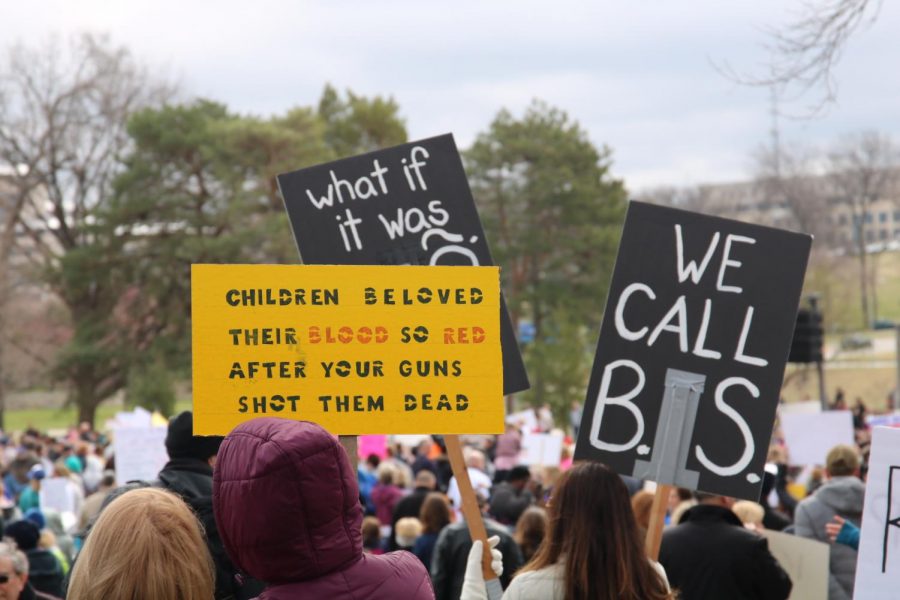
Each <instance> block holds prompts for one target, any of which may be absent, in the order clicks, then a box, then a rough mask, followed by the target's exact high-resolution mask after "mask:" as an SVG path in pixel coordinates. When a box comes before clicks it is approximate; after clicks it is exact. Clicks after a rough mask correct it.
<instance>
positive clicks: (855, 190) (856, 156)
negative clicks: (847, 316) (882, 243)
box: [828, 131, 898, 328]
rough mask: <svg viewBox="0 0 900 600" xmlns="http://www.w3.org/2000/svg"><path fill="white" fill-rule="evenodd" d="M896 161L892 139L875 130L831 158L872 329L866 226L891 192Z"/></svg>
mask: <svg viewBox="0 0 900 600" xmlns="http://www.w3.org/2000/svg"><path fill="white" fill-rule="evenodd" d="M897 158H898V154H897V149H896V147H895V146H894V144H893V142H892V141H891V139H890V138H889V137H887V136H885V135H882V134H879V133H876V132H872V131H869V132H865V133H861V134H857V135H854V136H848V137H846V138H844V139H843V140H842V141H841V142H840V143H839V144H838V145H837V146H836V147H835V149H834V150H833V151H832V152H830V153H829V156H828V160H829V165H830V168H829V179H830V182H831V184H832V186H833V190H834V193H835V200H836V201H837V202H839V203H841V204H843V205H844V206H846V207H847V209H848V212H849V214H850V218H851V223H852V226H853V244H854V252H855V254H856V256H857V258H858V260H859V273H860V281H859V283H860V303H861V304H860V305H861V308H862V318H863V327H864V328H867V327H870V326H871V319H872V312H871V306H870V298H871V296H872V295H874V293H875V287H876V285H877V282H876V281H874V280H872V278H871V274H870V273H869V270H868V267H869V266H868V259H867V247H866V246H867V244H868V237H867V235H866V234H867V229H868V227H867V225H868V224H869V221H870V220H872V219H873V216H872V214H871V212H870V209H871V206H872V204H873V203H875V202H876V201H878V200H879V199H882V198H885V197H886V196H887V195H888V194H889V193H890V192H891V190H892V188H893V185H894V177H895V166H896V164H897Z"/></svg>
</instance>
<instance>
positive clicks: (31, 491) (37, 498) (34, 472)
mask: <svg viewBox="0 0 900 600" xmlns="http://www.w3.org/2000/svg"><path fill="white" fill-rule="evenodd" d="M44 477H46V472H45V471H44V467H43V466H41V465H40V464H36V465H34V466H33V467H31V469H29V470H28V487H26V488H24V489H22V492H21V494H20V495H19V510H21V511H22V513H26V512H28V510H30V509H32V508H40V507H41V481H42V480H43V479H44Z"/></svg>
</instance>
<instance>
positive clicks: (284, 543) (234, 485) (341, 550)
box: [213, 418, 362, 584]
mask: <svg viewBox="0 0 900 600" xmlns="http://www.w3.org/2000/svg"><path fill="white" fill-rule="evenodd" d="M213 505H214V508H215V514H216V523H217V525H218V529H219V535H220V537H221V538H222V542H223V544H224V546H225V549H226V550H227V551H228V554H229V556H230V557H231V559H232V561H233V562H234V564H235V566H237V567H238V568H239V569H241V570H243V571H244V572H246V573H247V574H249V575H250V576H252V577H254V578H256V579H260V580H262V581H266V582H268V583H272V584H280V583H289V582H299V581H307V580H310V579H315V578H318V577H321V576H323V575H326V574H328V573H331V572H333V571H336V570H338V569H340V568H343V567H346V566H347V565H348V564H351V563H353V562H355V561H358V560H359V559H360V557H361V556H362V534H361V526H362V508H361V506H360V504H359V487H358V486H357V482H356V474H355V473H354V472H353V469H352V468H351V466H350V461H349V460H348V459H347V454H346V452H344V448H343V447H342V446H341V445H340V443H339V442H338V440H337V439H336V438H335V437H334V436H332V435H331V434H330V433H328V432H327V431H325V430H324V429H322V428H321V427H320V426H318V425H316V424H315V423H309V422H306V421H290V420H285V419H275V418H260V419H254V420H253V421H248V422H246V423H243V424H241V425H239V426H238V427H236V428H235V429H234V430H233V431H232V432H231V433H230V434H228V436H227V437H226V438H225V441H224V442H223V443H222V446H221V448H220V449H219V454H218V458H217V462H216V467H215V470H214V475H213Z"/></svg>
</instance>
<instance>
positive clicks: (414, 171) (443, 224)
mask: <svg viewBox="0 0 900 600" xmlns="http://www.w3.org/2000/svg"><path fill="white" fill-rule="evenodd" d="M278 186H279V187H280V188H281V195H282V197H283V198H284V204H285V208H286V209H287V213H288V217H289V218H290V220H291V227H292V228H293V230H294V239H295V240H296V242H297V248H298V249H299V251H300V257H301V259H302V260H303V262H304V263H306V264H349V265H451V266H453V265H457V266H458V265H463V266H468V265H474V266H478V265H483V266H487V265H493V261H492V260H491V253H490V249H489V248H488V244H487V239H486V238H485V235H484V229H483V228H482V227H481V220H480V219H479V218H478V211H477V210H476V208H475V201H474V200H473V198H472V192H471V190H470V189H469V182H468V180H467V179H466V174H465V171H464V170H463V165H462V160H461V159H460V156H459V152H458V151H457V149H456V143H455V142H454V141H453V136H452V135H450V134H447V135H442V136H438V137H434V138H429V139H426V140H421V141H418V142H411V143H409V144H403V145H401V146H395V147H393V148H387V149H384V150H378V151H376V152H369V153H367V154H361V155H359V156H353V157H350V158H345V159H342V160H338V161H334V162H330V163H326V164H322V165H318V166H315V167H310V168H308V169H301V170H299V171H294V172H292V173H287V174H284V175H279V176H278ZM500 310H501V320H500V343H501V347H502V351H503V393H504V394H512V393H514V392H520V391H523V390H526V389H528V387H529V384H528V376H527V374H526V373H525V365H524V364H523V363H522V355H521V354H520V352H519V346H518V344H517V343H516V337H515V334H514V333H513V327H512V323H511V321H510V319H509V315H508V313H507V310H506V303H505V302H503V301H502V299H501V307H500Z"/></svg>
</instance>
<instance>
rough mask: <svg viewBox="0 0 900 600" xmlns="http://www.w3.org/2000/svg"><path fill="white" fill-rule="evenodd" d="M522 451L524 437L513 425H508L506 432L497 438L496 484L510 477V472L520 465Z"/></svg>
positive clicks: (495, 448) (495, 452)
mask: <svg viewBox="0 0 900 600" xmlns="http://www.w3.org/2000/svg"><path fill="white" fill-rule="evenodd" d="M521 451H522V436H521V434H520V433H519V430H518V429H516V427H515V425H513V424H512V423H507V424H506V430H505V431H504V432H503V433H502V434H500V435H499V436H497V443H496V445H495V446H494V457H495V458H494V468H495V469H496V471H495V472H494V482H495V483H500V482H501V481H504V480H505V479H506V478H507V476H508V475H509V471H510V470H511V469H512V468H513V467H515V466H516V465H517V464H518V463H519V453H520V452H521Z"/></svg>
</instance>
